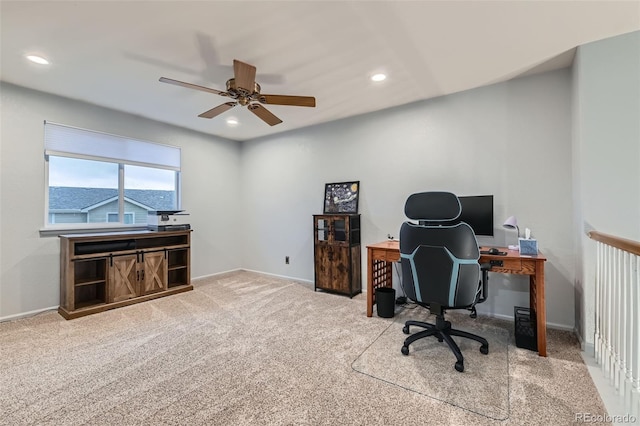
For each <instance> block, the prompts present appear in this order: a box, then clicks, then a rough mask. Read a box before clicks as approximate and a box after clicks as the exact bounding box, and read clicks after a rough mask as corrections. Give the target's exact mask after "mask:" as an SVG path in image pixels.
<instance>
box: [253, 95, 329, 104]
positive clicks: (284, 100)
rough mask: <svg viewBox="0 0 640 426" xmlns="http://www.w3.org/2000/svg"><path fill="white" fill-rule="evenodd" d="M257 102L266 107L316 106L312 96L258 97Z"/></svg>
mask: <svg viewBox="0 0 640 426" xmlns="http://www.w3.org/2000/svg"><path fill="white" fill-rule="evenodd" d="M258 100H259V101H260V102H262V103H263V104H268V105H292V106H304V107H315V106H316V98H314V97H313V96H288V95H260V97H259V98H258Z"/></svg>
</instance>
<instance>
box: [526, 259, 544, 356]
mask: <svg viewBox="0 0 640 426" xmlns="http://www.w3.org/2000/svg"><path fill="white" fill-rule="evenodd" d="M536 263H537V265H536V273H535V275H530V276H529V295H530V300H529V306H532V307H535V312H536V327H537V333H538V355H540V356H547V310H546V308H545V306H546V303H545V295H544V262H536Z"/></svg>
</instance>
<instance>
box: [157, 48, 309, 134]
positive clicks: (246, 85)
mask: <svg viewBox="0 0 640 426" xmlns="http://www.w3.org/2000/svg"><path fill="white" fill-rule="evenodd" d="M233 74H234V78H231V79H229V80H227V91H226V92H222V91H220V90H216V89H210V88H208V87H204V86H198V85H197V84H191V83H185V82H183V81H178V80H173V79H171V78H166V77H160V81H161V82H163V83H169V84H175V85H176V86H182V87H187V88H190V89H196V90H202V91H203V92H209V93H214V94H216V95H220V96H225V97H228V98H231V99H233V101H232V102H225V103H223V104H222V105H218V106H217V107H215V108H211V109H210V110H209V111H205V112H203V113H202V114H200V115H198V117H202V118H213V117H216V116H217V115H220V114H222V113H223V112H225V111H227V110H229V109H231V108H233V107H234V106H236V105H242V106H246V107H247V108H248V109H249V111H251V112H252V113H254V114H255V115H256V116H258V118H260V119H261V120H262V121H264V122H265V123H267V124H268V125H270V126H275V125H276V124H280V123H282V120H280V119H279V118H278V117H276V116H275V115H273V114H272V113H271V111H269V110H268V109H266V108H265V107H264V106H262V104H265V105H290V106H304V107H315V106H316V98H314V97H313V96H289V95H264V94H261V93H260V85H259V84H258V83H256V67H254V66H253V65H249V64H245V63H244V62H241V61H238V60H237V59H234V60H233Z"/></svg>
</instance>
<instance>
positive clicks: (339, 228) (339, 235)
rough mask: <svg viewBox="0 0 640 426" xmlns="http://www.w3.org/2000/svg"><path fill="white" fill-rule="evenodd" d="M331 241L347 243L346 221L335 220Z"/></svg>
mask: <svg viewBox="0 0 640 426" xmlns="http://www.w3.org/2000/svg"><path fill="white" fill-rule="evenodd" d="M333 240H334V241H341V242H344V241H347V221H346V220H344V219H338V218H336V219H335V220H334V221H333Z"/></svg>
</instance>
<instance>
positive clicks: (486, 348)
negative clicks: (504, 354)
mask: <svg viewBox="0 0 640 426" xmlns="http://www.w3.org/2000/svg"><path fill="white" fill-rule="evenodd" d="M480 353H481V354H482V355H486V354H488V353H489V346H488V345H487V346H485V345H482V346H480Z"/></svg>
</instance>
